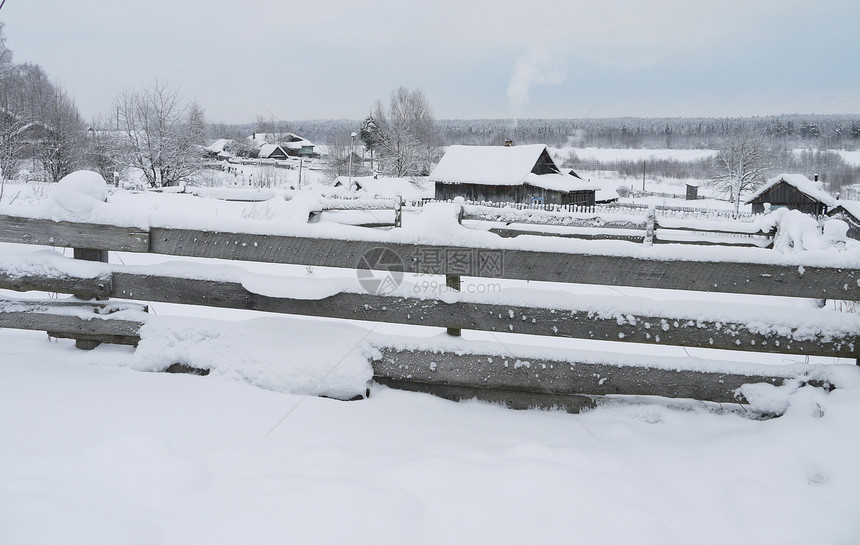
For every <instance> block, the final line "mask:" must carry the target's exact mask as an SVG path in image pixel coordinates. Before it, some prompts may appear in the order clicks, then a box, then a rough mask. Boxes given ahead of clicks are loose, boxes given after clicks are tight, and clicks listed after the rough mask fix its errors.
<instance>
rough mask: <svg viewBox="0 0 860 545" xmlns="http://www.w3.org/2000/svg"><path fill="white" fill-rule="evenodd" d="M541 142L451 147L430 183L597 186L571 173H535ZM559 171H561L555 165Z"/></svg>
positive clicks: (568, 188)
mask: <svg viewBox="0 0 860 545" xmlns="http://www.w3.org/2000/svg"><path fill="white" fill-rule="evenodd" d="M546 149H547V147H546V146H544V145H542V144H533V145H527V146H511V147H507V146H450V147H448V148H447V149H446V151H445V155H444V156H443V157H442V159H441V160H440V161H439V164H438V165H436V167H435V168H434V169H433V172H431V173H430V181H431V182H442V183H466V184H484V185H521V184H523V183H525V184H528V185H533V186H535V187H541V188H544V189H553V190H556V191H577V190H583V189H594V186H592V185H591V184H588V183H586V182H583V181H582V180H579V179H577V178H575V177H573V176H570V175H568V174H560V173H559V174H541V175H536V174H532V172H531V170H532V169H533V168H534V166H535V164H536V163H537V161H538V159H539V158H540V155H541V154H542V153H543V152H544V151H545V150H546ZM556 170H559V169H558V167H557V166H556Z"/></svg>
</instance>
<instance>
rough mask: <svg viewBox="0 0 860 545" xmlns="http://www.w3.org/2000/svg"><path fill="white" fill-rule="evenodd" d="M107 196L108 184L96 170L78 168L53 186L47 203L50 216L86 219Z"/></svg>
mask: <svg viewBox="0 0 860 545" xmlns="http://www.w3.org/2000/svg"><path fill="white" fill-rule="evenodd" d="M107 197H108V186H107V182H105V179H104V178H102V176H101V174H99V173H98V172H93V171H91V170H78V171H75V172H72V173H71V174H68V175H67V176H65V177H64V178H63V179H62V180H60V181H59V183H57V185H56V186H55V187H54V191H53V194H52V195H51V198H50V200H49V201H48V203H47V206H48V211H49V212H50V213H51V215H52V216H60V217H62V218H63V219H87V218H89V217H90V216H91V214H92V213H93V211H94V210H96V208H97V207H100V206H103V205H104V203H105V201H106V200H107Z"/></svg>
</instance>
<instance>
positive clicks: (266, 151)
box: [257, 144, 287, 160]
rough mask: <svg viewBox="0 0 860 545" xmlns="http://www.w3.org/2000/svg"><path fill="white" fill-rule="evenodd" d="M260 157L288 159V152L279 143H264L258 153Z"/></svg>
mask: <svg viewBox="0 0 860 545" xmlns="http://www.w3.org/2000/svg"><path fill="white" fill-rule="evenodd" d="M257 157H259V158H260V159H281V160H283V159H286V158H287V152H286V150H284V148H282V147H281V146H279V145H278V144H263V145H262V146H260V151H259V153H258V154H257Z"/></svg>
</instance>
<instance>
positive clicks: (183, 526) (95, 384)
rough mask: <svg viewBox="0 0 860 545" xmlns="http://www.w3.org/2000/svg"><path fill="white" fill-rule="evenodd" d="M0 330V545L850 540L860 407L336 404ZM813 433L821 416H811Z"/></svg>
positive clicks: (405, 399)
mask: <svg viewBox="0 0 860 545" xmlns="http://www.w3.org/2000/svg"><path fill="white" fill-rule="evenodd" d="M131 354H132V351H131V349H128V348H125V347H116V346H102V347H99V348H97V349H96V350H95V351H92V352H83V351H77V350H75V349H74V348H72V344H71V342H64V341H60V342H51V341H48V340H47V338H46V337H45V335H44V333H32V332H21V331H10V330H3V331H0V415H2V416H0V437H2V438H3V439H2V441H0V543H10V544H19V545H20V544H39V545H44V544H50V543H82V544H84V543H85V544H87V545H95V544H99V543H104V544H111V545H116V544H121V543H146V544H157V543H165V544H171V543H176V544H188V543H206V544H218V543H225V544H226V543H230V544H234V543H344V542H349V543H373V544H384V543H392V544H403V543H433V544H438V543H494V544H498V543H559V542H568V541H576V542H582V543H607V544H609V543H613V544H617V543H638V544H648V543H654V544H658V543H659V544H661V545H667V544H685V545H686V544H689V543H698V544H703V543H714V544H724V543H756V544H759V545H763V544H787V543H798V544H800V543H808V544H816V545H820V544H848V543H856V542H857V539H858V536H860V520H858V518H857V516H856V514H857V512H858V508H860V492H858V491H860V471H858V470H857V460H858V458H860V436H858V434H857V433H856V422H857V417H858V416H860V399H858V396H857V395H856V391H857V390H856V389H855V388H850V389H845V390H836V391H834V392H832V393H830V394H825V393H823V392H822V391H821V390H811V389H802V390H800V391H797V392H796V393H794V394H792V395H790V396H789V401H790V403H791V404H790V407H789V410H788V412H787V414H786V415H785V416H783V417H781V418H778V419H774V420H769V421H754V420H751V419H748V418H745V417H744V416H743V415H742V414H735V413H734V412H726V413H723V414H714V413H710V412H708V411H706V410H705V409H703V408H701V407H699V408H695V407H692V406H691V407H688V410H680V409H677V408H674V409H670V408H667V407H665V406H664V405H663V404H661V403H660V402H655V403H649V404H642V405H635V404H634V405H624V406H604V407H600V408H598V409H596V410H594V411H591V412H588V413H584V414H580V415H569V414H566V413H563V412H547V411H536V410H535V411H511V410H507V409H503V408H500V407H496V406H492V405H488V404H483V403H479V402H464V403H452V402H448V401H444V400H441V399H437V398H433V397H430V396H426V395H421V394H413V393H406V392H398V391H394V390H388V389H385V388H381V387H377V388H375V389H374V391H373V393H372V396H371V397H370V399H367V400H364V401H358V402H339V401H333V400H329V399H322V398H315V397H301V396H294V395H287V394H282V393H276V392H270V391H265V390H261V389H259V388H255V387H253V386H249V385H246V384H242V383H239V382H235V381H231V380H225V379H224V378H221V377H196V376H187V375H169V374H157V373H145V372H138V371H133V370H131V369H130V368H128V363H129V360H130V358H131ZM822 414H823V416H822Z"/></svg>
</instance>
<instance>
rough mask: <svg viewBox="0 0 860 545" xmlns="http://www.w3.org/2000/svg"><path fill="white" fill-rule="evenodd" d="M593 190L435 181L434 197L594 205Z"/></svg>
mask: <svg viewBox="0 0 860 545" xmlns="http://www.w3.org/2000/svg"><path fill="white" fill-rule="evenodd" d="M594 194H595V192H594V190H585V191H571V192H570V193H564V192H561V191H553V190H551V189H543V188H540V187H534V186H530V185H486V184H446V183H442V182H436V199H438V200H450V199H453V198H455V197H463V198H464V199H466V200H467V201H479V202H480V201H488V202H515V203H527V204H531V203H532V202H534V201H535V199H541V202H542V203H543V204H576V205H580V206H594Z"/></svg>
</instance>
